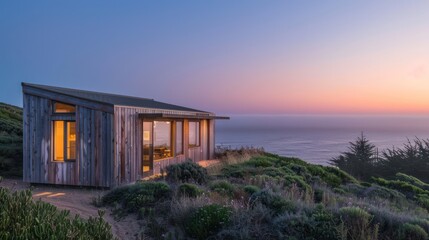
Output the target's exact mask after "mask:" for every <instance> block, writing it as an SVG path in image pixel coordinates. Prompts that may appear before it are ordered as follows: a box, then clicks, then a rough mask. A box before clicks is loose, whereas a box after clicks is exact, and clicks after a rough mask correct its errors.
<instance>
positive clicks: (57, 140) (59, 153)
mask: <svg viewBox="0 0 429 240" xmlns="http://www.w3.org/2000/svg"><path fill="white" fill-rule="evenodd" d="M54 160H55V161H64V121H54Z"/></svg>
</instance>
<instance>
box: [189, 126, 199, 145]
mask: <svg viewBox="0 0 429 240" xmlns="http://www.w3.org/2000/svg"><path fill="white" fill-rule="evenodd" d="M191 122H194V123H198V124H197V125H198V127H196V128H195V129H198V133H196V134H195V137H197V136H198V141H196V145H192V146H191V138H190V136H191V134H190V131H191V127H190V123H191ZM197 147H201V121H197V120H192V121H188V148H197Z"/></svg>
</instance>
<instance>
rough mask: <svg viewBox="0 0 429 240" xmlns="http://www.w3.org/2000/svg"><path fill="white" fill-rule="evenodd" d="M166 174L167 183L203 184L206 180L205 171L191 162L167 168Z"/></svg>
mask: <svg viewBox="0 0 429 240" xmlns="http://www.w3.org/2000/svg"><path fill="white" fill-rule="evenodd" d="M166 172H167V176H166V179H167V181H169V182H181V183H186V182H193V183H198V184H203V183H205V182H207V180H208V175H207V170H206V169H205V168H203V167H201V166H200V165H198V164H195V163H193V162H191V161H187V162H184V163H179V164H173V165H170V166H167V168H166Z"/></svg>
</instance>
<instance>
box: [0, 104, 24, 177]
mask: <svg viewBox="0 0 429 240" xmlns="http://www.w3.org/2000/svg"><path fill="white" fill-rule="evenodd" d="M21 175H22V108H19V107H16V106H12V105H8V104H5V103H0V176H8V177H13V176H14V177H18V176H21Z"/></svg>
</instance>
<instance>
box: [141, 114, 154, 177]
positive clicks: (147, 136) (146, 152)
mask: <svg viewBox="0 0 429 240" xmlns="http://www.w3.org/2000/svg"><path fill="white" fill-rule="evenodd" d="M152 127H153V122H143V172H148V171H150V170H152V155H153V153H152Z"/></svg>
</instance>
